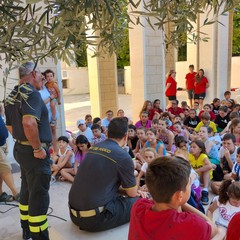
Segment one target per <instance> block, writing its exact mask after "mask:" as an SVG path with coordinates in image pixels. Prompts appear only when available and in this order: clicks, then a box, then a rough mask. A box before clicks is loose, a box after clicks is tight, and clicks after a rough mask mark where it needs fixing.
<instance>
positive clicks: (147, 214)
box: [128, 199, 211, 240]
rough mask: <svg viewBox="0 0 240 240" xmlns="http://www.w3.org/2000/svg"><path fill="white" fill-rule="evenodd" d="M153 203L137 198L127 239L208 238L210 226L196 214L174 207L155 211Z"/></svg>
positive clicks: (196, 239)
mask: <svg viewBox="0 0 240 240" xmlns="http://www.w3.org/2000/svg"><path fill="white" fill-rule="evenodd" d="M153 205H154V203H153V201H150V200H148V199H139V200H137V201H136V202H135V204H134V205H133V207H132V210H131V218H130V226H129V233H128V239H129V240H139V239H144V240H147V239H149V240H150V239H151V240H159V239H160V240H161V239H164V240H165V239H169V240H170V239H172V240H174V239H177V240H190V239H194V240H210V239H211V226H210V225H209V224H208V223H207V222H206V221H205V220H203V219H202V218H200V217H199V216H197V215H196V214H193V213H190V212H178V211H176V210H175V209H168V210H163V211H160V212H156V211H153V210H152V207H153Z"/></svg>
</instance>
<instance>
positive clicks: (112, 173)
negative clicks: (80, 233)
mask: <svg viewBox="0 0 240 240" xmlns="http://www.w3.org/2000/svg"><path fill="white" fill-rule="evenodd" d="M127 131H128V123H127V121H126V120H125V119H124V118H114V119H113V120H112V121H111V122H110V124H109V126H108V139H107V140H105V141H104V142H101V143H98V144H96V145H94V146H92V147H91V148H90V149H89V151H88V153H87V155H86V156H85V159H84V161H83V163H82V164H81V166H80V167H79V170H78V172H77V175H76V176H75V179H74V182H73V185H72V187H71V190H70V192H69V208H70V216H71V219H72V221H73V223H75V224H76V225H77V226H79V227H80V229H82V230H86V231H91V232H96V231H102V230H106V229H110V228H114V227H117V226H119V225H122V224H124V223H126V222H128V221H129V219H130V210H131V207H132V205H133V203H134V202H135V201H136V200H137V198H138V197H137V196H138V193H137V187H136V179H135V177H134V164H133V160H132V159H131V157H130V156H129V154H128V153H127V152H125V151H124V150H123V149H122V147H123V146H125V144H126V142H127V137H128V134H127ZM120 186H121V191H123V195H122V194H120V192H119V188H120Z"/></svg>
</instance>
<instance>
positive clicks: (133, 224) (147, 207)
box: [128, 157, 217, 240]
mask: <svg viewBox="0 0 240 240" xmlns="http://www.w3.org/2000/svg"><path fill="white" fill-rule="evenodd" d="M190 172H191V166H190V164H189V162H188V161H186V160H184V159H182V158H176V157H160V158H157V159H156V160H154V161H153V162H152V163H150V164H149V166H148V170H147V173H146V178H145V179H146V184H147V187H148V190H149V193H150V194H151V196H152V198H153V201H152V200H149V199H139V200H137V202H136V203H135V204H134V206H133V208H132V211H131V219H130V228H129V235H128V239H129V240H138V239H151V240H155V239H156V240H157V239H178V240H186V239H194V240H202V239H210V238H211V237H214V235H216V232H217V229H216V226H215V224H214V223H213V222H212V221H211V220H210V219H209V218H208V217H206V216H205V215H204V214H202V213H201V212H199V211H198V210H196V209H195V208H193V207H191V206H189V205H188V204H186V202H187V201H188V199H189V197H190V192H191V179H190ZM182 210H183V211H185V212H182Z"/></svg>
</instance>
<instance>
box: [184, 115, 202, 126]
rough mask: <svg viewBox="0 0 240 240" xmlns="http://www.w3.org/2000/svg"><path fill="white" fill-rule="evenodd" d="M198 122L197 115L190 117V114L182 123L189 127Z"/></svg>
mask: <svg viewBox="0 0 240 240" xmlns="http://www.w3.org/2000/svg"><path fill="white" fill-rule="evenodd" d="M199 122H200V119H199V117H198V116H196V117H195V118H193V119H192V118H190V116H188V117H187V118H186V119H185V120H184V125H185V126H188V127H191V128H195V127H196V126H197V125H198V123H199Z"/></svg>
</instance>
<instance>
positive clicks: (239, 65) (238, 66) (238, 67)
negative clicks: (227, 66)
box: [231, 57, 240, 88]
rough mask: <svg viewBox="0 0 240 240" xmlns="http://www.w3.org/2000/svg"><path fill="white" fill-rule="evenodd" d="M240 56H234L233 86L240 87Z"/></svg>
mask: <svg viewBox="0 0 240 240" xmlns="http://www.w3.org/2000/svg"><path fill="white" fill-rule="evenodd" d="M239 71H240V57H232V73H231V88H240V80H239Z"/></svg>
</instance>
